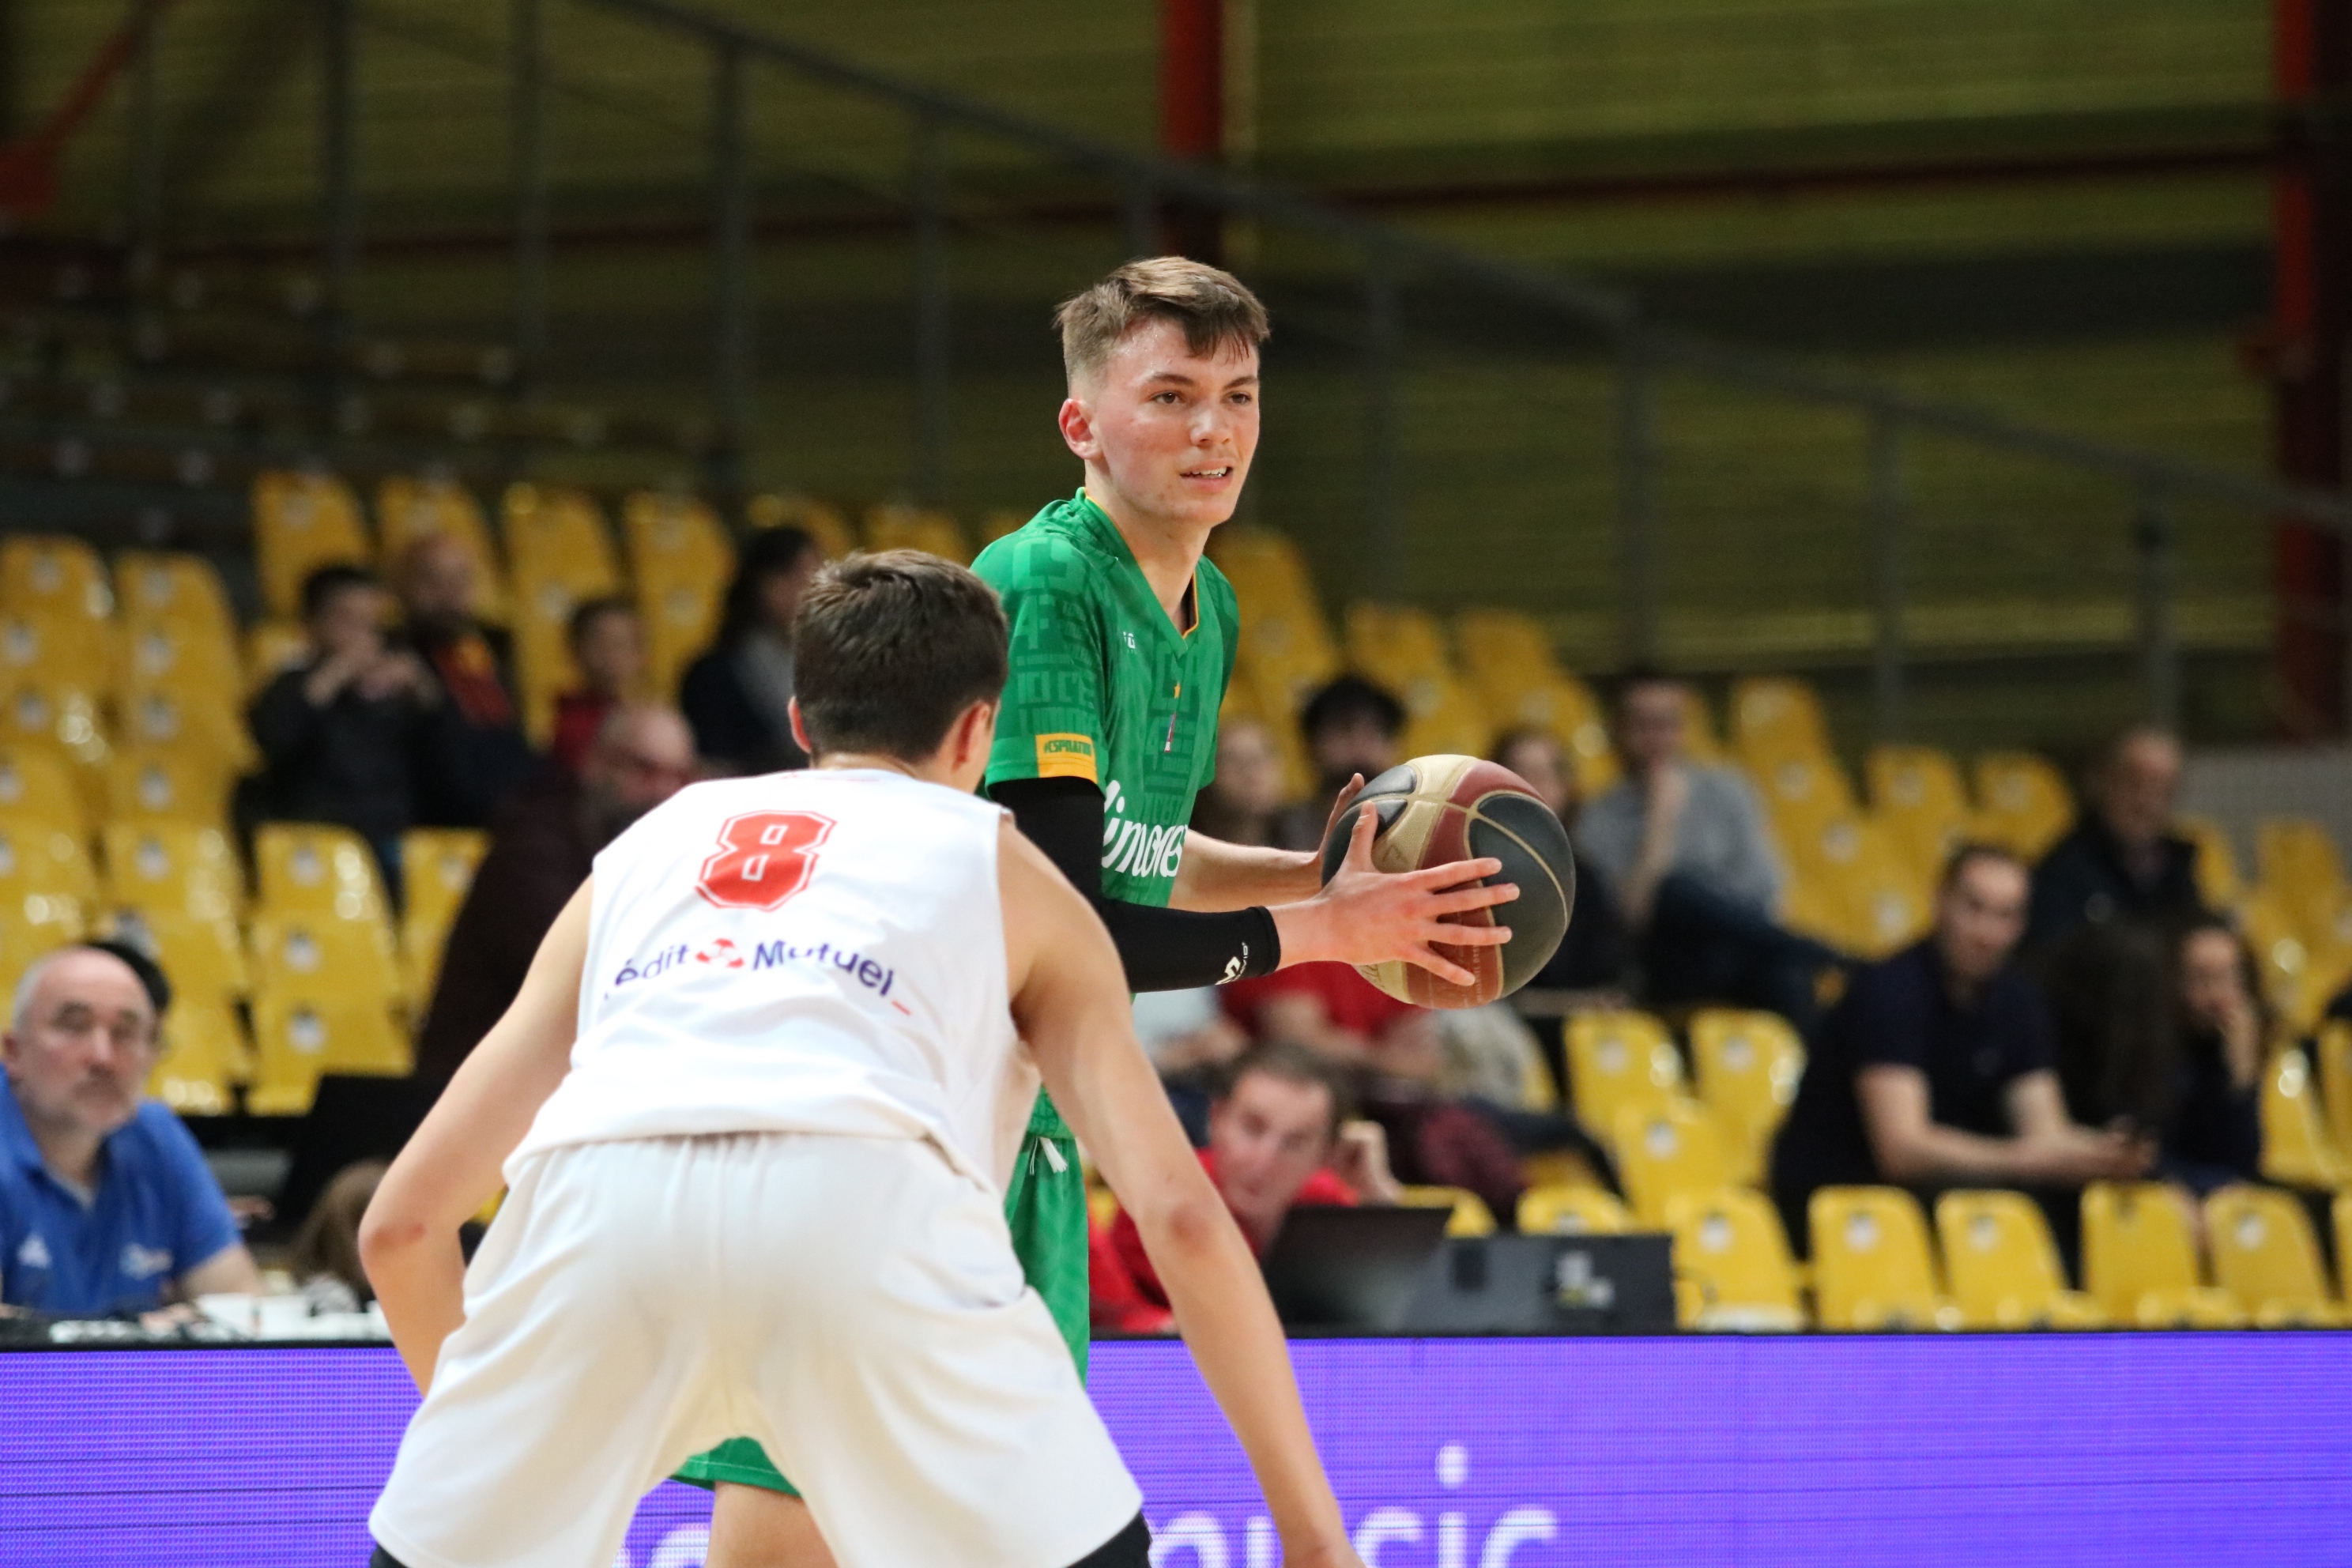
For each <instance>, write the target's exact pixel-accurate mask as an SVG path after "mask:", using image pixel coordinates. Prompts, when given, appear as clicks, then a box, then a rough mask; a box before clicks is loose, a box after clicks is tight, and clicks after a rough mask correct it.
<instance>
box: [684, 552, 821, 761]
mask: <svg viewBox="0 0 2352 1568" xmlns="http://www.w3.org/2000/svg"><path fill="white" fill-rule="evenodd" d="M822 565H824V552H823V551H821V550H819V549H818V548H817V545H816V541H815V540H814V539H811V538H810V537H809V536H808V535H807V534H805V533H803V532H802V531H800V530H799V529H797V528H770V529H763V530H761V531H760V532H758V533H754V534H753V535H751V538H749V539H747V540H745V541H744V542H743V550H742V553H741V554H740V555H739V556H738V557H737V558H736V563H735V579H734V581H733V582H731V583H730V584H728V585H727V602H726V605H725V607H724V608H723V609H722V610H721V611H720V614H719V635H718V636H717V637H714V638H712V639H711V644H710V647H709V649H708V650H706V651H705V652H704V653H703V654H702V656H701V657H700V658H697V659H696V660H695V661H694V662H693V663H692V664H690V665H688V666H687V667H686V676H685V678H684V679H682V680H681V681H679V683H678V692H677V705H678V709H679V710H680V711H682V712H683V713H685V715H686V721H687V722H688V724H690V725H692V726H693V727H694V743H695V745H696V747H697V748H698V749H699V750H700V751H701V752H702V755H703V758H704V760H705V761H707V762H708V763H709V764H710V765H711V766H713V767H715V768H718V769H720V770H721V771H723V772H727V773H774V772H776V771H778V770H780V769H783V768H804V767H806V766H808V753H807V752H803V751H802V750H801V748H800V745H799V743H798V742H795V741H794V740H793V726H792V720H791V717H790V716H789V713H788V711H787V710H788V709H789V708H790V706H791V703H792V700H793V616H794V615H796V614H798V613H799V610H800V607H801V596H802V595H803V594H805V593H807V592H808V585H809V582H810V580H811V579H812V578H814V576H815V575H816V573H817V568H818V567H820V566H822Z"/></svg>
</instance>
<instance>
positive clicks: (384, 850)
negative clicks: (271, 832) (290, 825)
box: [247, 565, 456, 890]
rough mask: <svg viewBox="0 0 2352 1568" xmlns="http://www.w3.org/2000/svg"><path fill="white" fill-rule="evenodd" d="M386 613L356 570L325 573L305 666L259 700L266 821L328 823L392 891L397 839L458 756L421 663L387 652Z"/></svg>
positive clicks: (256, 732) (305, 617)
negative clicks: (367, 858)
mask: <svg viewBox="0 0 2352 1568" xmlns="http://www.w3.org/2000/svg"><path fill="white" fill-rule="evenodd" d="M384 609H385V603H384V595H383V589H382V588H380V587H379V586H378V585H377V584H376V580H375V579H374V578H373V576H371V575H369V574H367V573H366V572H365V571H363V570H362V569H361V568H359V567H357V566H342V565H336V566H321V567H320V568H319V569H318V570H317V571H316V572H313V573H311V574H310V577H309V578H308V579H306V580H305V581H304V583H303V584H302V622H303V629H304V631H305V632H306V633H307V634H308V635H309V637H310V656H309V657H308V658H306V659H304V660H303V661H302V662H301V663H299V664H298V665H296V666H295V667H294V668H291V669H289V670H287V671H285V672H284V673H282V674H280V675H279V676H278V679H275V680H273V681H271V682H270V683H269V684H268V686H267V687H264V688H263V689H262V692H261V695H260V696H259V697H257V698H256V699H254V702H253V707H252V709H251V710H250V711H249V713H248V715H247V722H248V723H249V724H250V725H251V727H252V730H253V739H254V743H255V745H256V746H257V747H258V748H259V749H260V752H261V757H262V770H263V771H262V777H261V781H260V784H259V787H258V790H257V795H258V797H259V798H258V803H257V804H258V805H259V807H260V809H261V811H262V814H263V815H264V816H270V817H277V818H281V819H285V820H290V821H298V822H332V823H339V824H341V826H345V827H348V828H350V829H352V831H353V832H355V833H357V834H359V835H360V836H361V837H363V838H365V839H366V840H367V841H368V842H369V843H370V844H372V845H373V846H374V847H375V852H376V858H377V860H378V861H379V862H381V863H382V865H383V869H384V875H385V879H386V880H387V881H389V882H390V883H391V884H392V885H393V887H394V889H395V890H396V889H398V886H399V879H400V836H401V834H402V833H403V832H404V831H405V830H406V829H407V828H409V827H410V826H414V825H415V823H416V821H417V820H418V818H419V816H420V814H421V809H422V805H423V803H424V801H425V798H426V797H427V796H428V795H431V794H433V793H435V792H434V789H433V784H434V782H435V781H436V778H437V777H438V776H439V774H440V773H441V772H442V771H443V769H444V768H445V766H446V763H448V761H449V759H450V757H451V754H452V752H454V750H455V744H456V742H455V739H454V736H453V734H452V731H451V730H450V724H449V717H448V715H447V713H446V711H445V707H446V705H445V703H444V701H443V699H442V694H441V689H440V687H439V686H438V684H437V683H436V682H435V680H434V679H433V677H432V675H431V673H430V672H429V671H427V670H426V668H425V664H424V662H423V661H422V660H421V659H420V658H418V657H417V656H416V655H415V653H413V652H410V651H409V650H407V649H405V648H394V647H388V646H386V644H385V641H384V635H383V616H384Z"/></svg>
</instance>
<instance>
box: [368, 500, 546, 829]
mask: <svg viewBox="0 0 2352 1568" xmlns="http://www.w3.org/2000/svg"><path fill="white" fill-rule="evenodd" d="M399 586H400V607H401V614H402V617H403V625H402V628H401V633H402V637H403V638H404V640H405V641H406V643H407V645H408V646H409V647H411V648H413V649H415V652H416V655H417V657H418V658H421V659H423V660H424V661H425V667H426V668H429V669H430V670H431V671H432V672H433V679H435V681H436V682H437V683H438V684H439V686H440V688H441V695H442V700H443V702H444V704H445V705H446V708H447V710H448V712H449V719H450V728H449V734H450V737H451V738H450V741H449V742H448V743H449V745H450V746H451V748H452V750H451V752H450V755H449V758H448V765H447V766H446V767H445V768H443V769H442V770H441V771H440V774H439V777H438V778H437V779H436V781H434V782H435V783H436V789H435V791H434V792H433V795H431V797H430V798H428V800H427V802H426V816H427V819H428V820H430V821H434V822H437V823H441V824H444V825H446V826H451V827H487V826H489V825H490V824H491V823H492V822H493V821H495V820H497V818H498V815H499V812H500V811H501V810H503V809H504V808H505V806H506V804H507V802H508V801H509V800H510V799H511V798H512V797H513V795H514V793H515V791H517V790H518V789H520V787H521V786H522V784H523V781H524V780H525V779H527V778H528V777H529V776H530V773H531V772H532V771H533V768H534V767H535V765H536V763H535V761H534V759H533V757H532V756H531V751H530V742H529V741H527V740H525V739H524V738H523V732H522V721H521V718H520V710H518V708H517V707H516V704H515V700H514V689H515V686H514V679H513V676H512V673H511V671H512V668H513V665H512V662H511V660H510V659H509V657H508V647H507V641H506V637H505V634H503V633H501V632H499V631H497V630H496V629H494V628H492V627H489V626H484V625H483V624H482V621H481V618H480V616H479V615H478V613H477V611H478V605H479V604H480V593H481V585H480V584H479V583H478V581H477V580H476V578H475V574H474V560H473V557H472V556H470V555H468V554H467V552H466V550H465V548H464V546H462V545H460V544H459V543H458V542H457V541H456V540H454V539H451V538H449V537H448V536H447V535H446V534H437V533H436V534H427V535H426V536H425V537H424V538H423V539H420V540H418V541H417V542H415V544H413V545H411V546H410V547H409V551H408V554H407V556H406V557H405V558H404V560H403V561H402V562H401V570H400V578H399Z"/></svg>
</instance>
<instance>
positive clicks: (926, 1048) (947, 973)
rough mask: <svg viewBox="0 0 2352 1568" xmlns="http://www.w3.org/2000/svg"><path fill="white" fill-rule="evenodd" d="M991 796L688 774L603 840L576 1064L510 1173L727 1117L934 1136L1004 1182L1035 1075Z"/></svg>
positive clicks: (892, 782) (824, 777)
mask: <svg viewBox="0 0 2352 1568" xmlns="http://www.w3.org/2000/svg"><path fill="white" fill-rule="evenodd" d="M1002 822H1003V812H1002V811H1001V810H1000V809H999V808H997V807H995V806H993V805H988V804H987V803H986V802H984V801H982V800H980V799H979V798H977V797H976V796H972V795H963V794H960V793H958V792H957V791H955V790H952V789H950V788H947V787H945V786H944V785H940V784H924V783H920V782H919V781H917V780H914V779H910V778H908V777H906V776H904V775H903V774H899V773H889V772H880V771H876V772H868V771H864V770H849V769H841V770H834V769H818V770H812V771H809V772H805V773H772V774H768V775H766V776H763V777H760V778H750V779H729V780H724V781H720V782H716V783H711V784H695V785H693V786H691V787H689V788H688V789H685V790H682V791H680V792H679V793H678V794H677V795H675V796H673V797H672V798H671V799H670V800H669V801H667V803H665V804H664V805H660V806H658V807H656V808H655V809H654V810H653V811H651V812H649V813H647V814H646V816H645V817H644V818H642V819H641V820H640V821H638V822H637V823H636V824H635V826H632V827H631V828H630V829H629V830H628V831H627V832H625V833H624V834H623V835H621V837H619V838H617V839H615V840H614V842H613V843H612V844H611V845H610V846H608V847H606V848H605V850H604V853H603V854H601V855H599V856H597V857H596V867H595V891H594V895H593V907H592V911H591V918H590V923H589V936H588V958H587V967H586V969H585V970H584V971H583V973H582V975H581V982H580V1034H579V1039H578V1043H577V1044H575V1045H574V1046H573V1047H572V1070H571V1071H570V1073H569V1074H567V1075H566V1077H565V1078H564V1079H563V1082H562V1084H561V1085H560V1086H559V1087H558V1088H557V1089H556V1090H555V1092H554V1094H553V1095H551V1097H550V1098H549V1099H548V1101H547V1103H546V1105H545V1106H544V1107H542V1108H541V1110H540V1113H539V1118H538V1120H537V1121H534V1122H533V1123H532V1124H531V1128H530V1132H529V1134H527V1135H526V1136H525V1137H524V1139H523V1141H522V1143H521V1145H520V1147H519V1148H517V1149H516V1151H515V1153H514V1157H513V1160H512V1161H510V1162H509V1168H511V1166H512V1165H513V1164H514V1163H519V1162H520V1161H521V1160H523V1159H525V1158H526V1157H528V1156H529V1155H530V1154H533V1153H536V1152H540V1151H541V1150H544V1149H549V1148H552V1147H554V1146H556V1145H559V1144H565V1143H583V1142H601V1141H604V1140H611V1139H624V1138H657V1137H668V1136H675V1135H681V1134H686V1135H690V1134H700V1133H719V1132H751V1131H779V1132H824V1133H838V1134H844V1135H848V1136H854V1137H869V1138H921V1139H929V1140H931V1141H933V1142H937V1143H938V1144H939V1145H940V1148H941V1149H942V1150H943V1151H944V1152H946V1153H947V1155H948V1157H949V1158H950V1160H952V1161H954V1162H955V1163H956V1164H957V1165H959V1166H960V1167H961V1168H962V1169H964V1170H966V1171H968V1172H970V1173H972V1174H973V1175H976V1176H979V1177H981V1178H982V1180H984V1181H987V1182H989V1183H991V1184H993V1185H995V1186H998V1187H1002V1186H1003V1184H1004V1183H1005V1181H1006V1180H1007V1178H1008V1177H1009V1176H1010V1174H1011V1172H1012V1164H1013V1158H1014V1156H1015V1154H1016V1153H1017V1152H1018V1146H1019V1141H1020V1137H1021V1132H1022V1129H1023V1127H1024V1125H1025V1124H1026V1122H1027V1120H1028V1116H1029V1110H1030V1104H1031V1101H1032V1100H1034V1099H1035V1097H1036V1091H1037V1073H1036V1069H1035V1068H1034V1065H1033V1064H1032V1063H1031V1061H1030V1059H1029V1055H1028V1052H1027V1050H1026V1048H1025V1047H1023V1046H1022V1044H1021V1042H1020V1040H1019V1039H1018V1037H1016V1036H1015V1034H1014V1032H1013V1017H1012V1013H1011V1008H1010V1001H1009V998H1008V997H1007V995H1006V993H1005V974H1004V964H1005V956H1004V922H1003V903H1002V901H1001V897H1000V894H999V890H998V886H997V877H996V847H997V836H998V833H999V831H1000V825H1001V823H1002Z"/></svg>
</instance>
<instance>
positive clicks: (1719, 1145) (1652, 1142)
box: [1614, 1097, 1735, 1229]
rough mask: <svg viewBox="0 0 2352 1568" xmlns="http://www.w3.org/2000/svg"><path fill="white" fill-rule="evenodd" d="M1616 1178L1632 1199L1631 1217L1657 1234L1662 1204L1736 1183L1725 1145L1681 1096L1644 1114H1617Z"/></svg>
mask: <svg viewBox="0 0 2352 1568" xmlns="http://www.w3.org/2000/svg"><path fill="white" fill-rule="evenodd" d="M1615 1131H1616V1142H1615V1145H1614V1150H1615V1153H1616V1156H1617V1175H1618V1179H1619V1180H1620V1181H1621V1182H1622V1183H1623V1184H1624V1187H1625V1195H1626V1197H1627V1198H1629V1199H1631V1200H1632V1204H1633V1217H1634V1218H1636V1219H1638V1220H1640V1221H1641V1222H1642V1224H1643V1225H1644V1226H1648V1227H1650V1228H1652V1229H1656V1228H1658V1227H1660V1226H1664V1224H1665V1223H1666V1202H1667V1200H1668V1199H1670V1198H1672V1197H1674V1196H1675V1194H1679V1193H1702V1192H1709V1191H1712V1190H1713V1189H1715V1188H1717V1187H1727V1186H1730V1185H1731V1184H1732V1183H1733V1180H1734V1178H1735V1173H1734V1170H1733V1160H1732V1156H1731V1153H1730V1151H1729V1150H1728V1149H1727V1147H1726V1143H1727V1140H1726V1139H1725V1137H1724V1135H1723V1133H1722V1131H1721V1130H1720V1129H1718V1128H1717V1125H1716V1122H1715V1118H1714V1117H1712V1116H1710V1115H1708V1114H1707V1112H1706V1108H1705V1107H1703V1106H1701V1105H1700V1104H1699V1103H1698V1102H1697V1101H1696V1100H1684V1099H1681V1098H1680V1097H1677V1098H1675V1099H1673V1100H1668V1101H1667V1102H1666V1103H1665V1104H1664V1105H1657V1106H1651V1107H1649V1108H1647V1109H1643V1108H1641V1107H1638V1106H1630V1105H1629V1106H1627V1107H1625V1108H1624V1109H1623V1110H1620V1111H1618V1112H1617V1122H1616V1128H1615Z"/></svg>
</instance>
